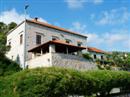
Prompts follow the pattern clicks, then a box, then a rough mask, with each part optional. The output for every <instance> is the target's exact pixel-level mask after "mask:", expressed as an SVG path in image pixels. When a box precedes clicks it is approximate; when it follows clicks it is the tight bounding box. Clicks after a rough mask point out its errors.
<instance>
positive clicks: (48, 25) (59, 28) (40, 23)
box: [26, 20, 87, 38]
mask: <svg viewBox="0 0 130 97" xmlns="http://www.w3.org/2000/svg"><path fill="white" fill-rule="evenodd" d="M26 21H28V22H32V23H36V24H39V25H43V26H46V27H49V28H53V29H56V30H60V31H64V32H68V33H72V34H76V35H80V36H83V37H85V38H87V36H85V35H82V34H79V33H77V32H73V31H70V30H67V29H64V28H61V27H58V26H54V25H51V24H48V23H45V22H41V21H36V20H26Z"/></svg>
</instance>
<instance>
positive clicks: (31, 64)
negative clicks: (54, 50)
mask: <svg viewBox="0 0 130 97" xmlns="http://www.w3.org/2000/svg"><path fill="white" fill-rule="evenodd" d="M27 63H28V68H36V67H50V66H52V63H51V53H47V54H44V55H42V56H38V57H35V58H33V59H31V60H29V61H27Z"/></svg>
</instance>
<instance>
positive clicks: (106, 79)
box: [0, 67, 130, 97]
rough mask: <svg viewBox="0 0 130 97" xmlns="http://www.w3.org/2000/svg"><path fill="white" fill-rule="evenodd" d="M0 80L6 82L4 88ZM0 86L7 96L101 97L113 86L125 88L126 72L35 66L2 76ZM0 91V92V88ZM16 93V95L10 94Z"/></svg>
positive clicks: (128, 80) (129, 79) (128, 78)
mask: <svg viewBox="0 0 130 97" xmlns="http://www.w3.org/2000/svg"><path fill="white" fill-rule="evenodd" d="M1 83H5V84H7V85H8V87H7V86H6V85H3V84H1ZM0 85H1V86H3V88H2V89H1V88H0V90H2V91H3V92H4V93H6V95H7V94H8V95H12V96H11V97H68V96H69V95H72V96H74V95H78V96H80V95H84V96H86V97H87V96H89V97H90V96H93V94H95V95H97V96H101V97H105V96H106V95H109V93H110V91H111V90H112V89H113V88H123V89H126V90H129V89H130V73H129V72H123V71H108V70H107V71H105V70H98V71H76V70H72V69H62V68H54V67H52V68H38V69H32V70H24V71H21V72H19V73H16V74H14V75H11V76H10V77H8V78H7V77H6V78H5V79H4V81H3V80H0ZM1 86H0V87H1ZM8 89H10V91H11V92H9V90H8ZM8 92H9V93H8ZM11 93H12V94H11ZM0 94H2V92H1V91H0ZM16 94H17V96H14V95H16ZM2 97H4V96H2ZM5 97H8V96H5ZM9 97H10V96H9Z"/></svg>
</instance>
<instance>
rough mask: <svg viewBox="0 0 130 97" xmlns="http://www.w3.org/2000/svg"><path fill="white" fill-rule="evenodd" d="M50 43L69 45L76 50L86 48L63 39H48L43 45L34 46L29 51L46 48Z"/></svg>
mask: <svg viewBox="0 0 130 97" xmlns="http://www.w3.org/2000/svg"><path fill="white" fill-rule="evenodd" d="M49 44H56V45H61V46H62V47H64V46H66V47H69V48H72V49H75V50H83V49H86V47H80V46H75V45H73V44H70V43H66V42H65V41H62V40H52V41H48V42H46V43H44V44H41V45H39V46H37V47H34V48H32V49H30V50H29V51H28V52H34V51H38V50H40V49H41V48H44V47H45V46H48V45H49Z"/></svg>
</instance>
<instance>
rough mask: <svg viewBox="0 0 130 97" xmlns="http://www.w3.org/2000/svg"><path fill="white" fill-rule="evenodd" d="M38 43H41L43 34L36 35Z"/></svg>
mask: <svg viewBox="0 0 130 97" xmlns="http://www.w3.org/2000/svg"><path fill="white" fill-rule="evenodd" d="M36 44H41V35H36Z"/></svg>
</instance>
